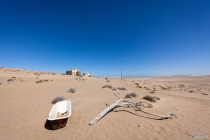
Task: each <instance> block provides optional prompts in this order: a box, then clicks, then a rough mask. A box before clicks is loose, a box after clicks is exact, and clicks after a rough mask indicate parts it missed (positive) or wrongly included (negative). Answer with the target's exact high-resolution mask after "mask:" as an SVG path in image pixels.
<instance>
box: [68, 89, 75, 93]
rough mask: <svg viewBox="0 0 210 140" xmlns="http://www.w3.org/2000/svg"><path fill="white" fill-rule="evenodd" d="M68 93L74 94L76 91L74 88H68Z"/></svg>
mask: <svg viewBox="0 0 210 140" xmlns="http://www.w3.org/2000/svg"><path fill="white" fill-rule="evenodd" d="M68 92H70V93H76V90H75V89H74V88H70V89H69V90H68Z"/></svg>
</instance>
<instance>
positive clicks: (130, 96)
mask: <svg viewBox="0 0 210 140" xmlns="http://www.w3.org/2000/svg"><path fill="white" fill-rule="evenodd" d="M136 97H138V96H137V94H136V93H135V92H132V93H128V94H126V95H125V98H136Z"/></svg>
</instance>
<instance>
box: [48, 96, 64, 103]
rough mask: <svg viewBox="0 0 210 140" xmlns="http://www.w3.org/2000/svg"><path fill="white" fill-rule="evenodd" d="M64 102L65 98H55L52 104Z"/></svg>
mask: <svg viewBox="0 0 210 140" xmlns="http://www.w3.org/2000/svg"><path fill="white" fill-rule="evenodd" d="M64 100H67V99H66V98H65V97H55V98H54V99H53V100H52V102H51V103H52V104H56V103H57V102H60V101H64Z"/></svg>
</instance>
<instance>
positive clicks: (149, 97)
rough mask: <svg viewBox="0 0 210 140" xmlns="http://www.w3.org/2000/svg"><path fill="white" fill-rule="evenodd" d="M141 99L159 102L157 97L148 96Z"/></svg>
mask: <svg viewBox="0 0 210 140" xmlns="http://www.w3.org/2000/svg"><path fill="white" fill-rule="evenodd" d="M142 99H145V100H147V101H150V102H156V101H157V100H160V98H159V97H155V96H150V95H147V96H144V97H143V98H142Z"/></svg>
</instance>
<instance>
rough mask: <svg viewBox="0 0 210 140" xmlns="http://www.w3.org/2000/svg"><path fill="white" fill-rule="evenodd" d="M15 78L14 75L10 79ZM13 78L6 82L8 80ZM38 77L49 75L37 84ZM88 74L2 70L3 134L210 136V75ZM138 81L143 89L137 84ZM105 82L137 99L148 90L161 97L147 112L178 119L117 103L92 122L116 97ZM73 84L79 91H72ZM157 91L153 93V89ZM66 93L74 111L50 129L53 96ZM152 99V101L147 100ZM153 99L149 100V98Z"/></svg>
mask: <svg viewBox="0 0 210 140" xmlns="http://www.w3.org/2000/svg"><path fill="white" fill-rule="evenodd" d="M12 77H13V78H12ZM11 78H12V79H13V80H12V81H10V82H8V79H11ZM38 80H48V81H46V82H43V83H36V81H38ZM109 80H110V82H107V80H106V79H105V78H94V77H92V78H85V80H84V81H83V80H81V81H79V80H76V77H73V76H67V75H60V74H54V73H46V72H37V71H29V70H22V69H8V68H1V69H0V112H1V117H0V118H1V119H0V124H1V131H0V139H2V140H6V139H7V140H8V139H20V140H24V139H30V140H33V139H50V140H58V139H59V140H62V139H74V140H89V139H90V140H99V139H102V140H104V139H109V140H118V139H119V140H123V139H124V140H127V139H132V140H137V139H138V140H139V139H167V140H168V139H175V140H177V139H194V138H193V136H208V137H210V125H209V124H210V97H209V96H210V77H209V76H205V77H180V76H179V77H176V76H175V77H153V78H127V79H124V80H120V79H109ZM135 83H138V84H139V85H140V86H141V87H142V88H138V87H136V84H135ZM104 85H112V86H113V87H125V88H126V89H127V91H114V92H115V93H118V94H119V96H121V97H124V96H125V95H126V94H127V93H129V92H135V93H136V94H137V95H138V97H137V98H135V99H134V101H135V102H140V101H145V100H143V99H142V97H143V96H145V95H152V96H157V97H159V98H160V100H158V101H157V102H156V103H151V104H152V105H153V108H145V110H146V111H149V112H152V113H157V114H169V113H173V114H176V115H177V118H174V119H168V120H155V117H153V116H149V115H146V114H144V113H141V112H135V111H134V110H133V109H132V108H117V109H114V111H113V112H110V113H109V114H108V115H106V116H105V117H104V118H102V119H101V120H100V121H99V122H97V123H96V124H95V125H93V126H89V125H88V123H89V121H91V120H92V119H93V118H94V117H96V116H97V115H98V114H99V113H100V112H101V111H102V110H103V109H104V108H105V107H106V103H108V104H111V103H113V102H114V101H115V100H116V98H115V96H114V95H113V91H112V90H111V89H108V88H106V89H103V88H102V86H104ZM70 88H75V89H76V93H68V92H67V91H68V90H69V89H70ZM151 91H153V92H154V93H151ZM57 96H64V97H66V98H68V99H69V100H71V101H72V105H73V115H72V117H71V118H70V119H69V120H68V125H67V126H66V127H65V128H63V129H59V130H54V131H53V130H49V126H48V124H46V119H47V116H48V113H49V111H50V109H51V107H52V104H51V101H52V99H53V98H55V97H57ZM147 102H148V101H147ZM148 103H149V102H148Z"/></svg>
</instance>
